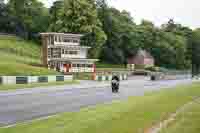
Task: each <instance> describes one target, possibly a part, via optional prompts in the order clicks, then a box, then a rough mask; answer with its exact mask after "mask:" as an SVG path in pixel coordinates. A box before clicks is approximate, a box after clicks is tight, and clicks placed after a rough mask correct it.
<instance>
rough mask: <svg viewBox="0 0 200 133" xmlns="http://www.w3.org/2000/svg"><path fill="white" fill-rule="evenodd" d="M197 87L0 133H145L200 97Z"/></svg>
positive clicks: (84, 111) (35, 122) (172, 90)
mask: <svg viewBox="0 0 200 133" xmlns="http://www.w3.org/2000/svg"><path fill="white" fill-rule="evenodd" d="M199 88H200V84H199V83H195V84H193V85H188V86H179V87H176V88H173V89H168V90H162V91H159V92H151V93H148V94H145V95H144V96H141V97H130V98H129V99H128V100H126V101H121V102H120V101H115V102H113V103H112V104H106V105H98V106H96V107H90V108H85V109H81V110H80V112H71V113H63V114H60V115H57V116H56V117H53V118H49V119H46V120H38V121H37V120H36V121H33V122H31V123H27V124H19V125H17V126H15V127H10V128H1V129H0V133H21V132H24V133H144V132H145V130H147V129H148V128H150V127H151V126H152V125H154V124H156V123H158V122H159V121H161V120H164V119H166V118H168V117H169V115H170V114H171V113H172V112H175V111H176V110H177V109H178V108H179V107H181V106H183V105H184V104H185V103H188V102H189V101H191V100H193V98H194V97H197V96H200V89H199ZM191 131H192V129H191ZM199 132H200V129H199V128H198V129H197V130H195V132H187V133H199ZM170 133H171V132H170ZM176 133H179V132H176ZM180 133H182V132H180Z"/></svg>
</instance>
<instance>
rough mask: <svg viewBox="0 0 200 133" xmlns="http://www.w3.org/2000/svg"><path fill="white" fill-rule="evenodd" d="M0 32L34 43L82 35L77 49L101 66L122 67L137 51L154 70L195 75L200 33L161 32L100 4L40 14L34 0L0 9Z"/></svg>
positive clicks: (169, 26)
mask: <svg viewBox="0 0 200 133" xmlns="http://www.w3.org/2000/svg"><path fill="white" fill-rule="evenodd" d="M0 32H6V33H15V34H17V35H19V36H22V37H24V38H25V39H35V40H39V38H38V37H39V34H38V33H40V32H69V33H81V34H85V37H83V38H82V40H83V41H82V44H83V45H88V46H91V47H92V49H91V50H90V56H91V57H92V58H100V59H101V61H102V62H107V63H115V64H122V63H123V64H126V60H127V58H128V57H130V56H133V55H134V54H135V53H136V51H137V50H138V49H141V48H142V49H145V50H147V51H148V52H150V53H151V54H152V55H153V56H154V58H155V60H156V65H158V66H163V67H167V68H176V69H188V68H194V69H193V70H194V71H195V72H197V71H200V69H199V68H200V63H199V58H200V52H199V51H200V30H199V29H196V30H192V29H190V28H189V27H185V26H183V25H181V24H177V23H175V22H174V21H173V20H169V21H168V22H167V23H166V24H163V25H162V26H161V27H156V26H155V25H154V24H153V23H152V22H150V21H147V20H142V22H141V23H140V24H136V23H135V22H134V18H133V17H132V16H131V15H130V13H129V12H127V11H119V10H117V9H115V8H112V7H109V6H108V4H107V3H106V1H105V0H57V1H55V2H54V3H53V5H52V6H51V7H50V8H46V7H45V6H44V5H43V4H42V3H41V2H39V1H38V0H9V1H8V3H6V4H5V3H0Z"/></svg>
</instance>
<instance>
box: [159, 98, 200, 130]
mask: <svg viewBox="0 0 200 133" xmlns="http://www.w3.org/2000/svg"><path fill="white" fill-rule="evenodd" d="M199 123H200V101H196V102H194V103H192V104H191V105H189V106H188V107H187V108H186V109H185V110H184V111H183V112H181V113H180V114H178V116H177V117H176V118H175V121H174V122H173V123H171V124H170V125H169V126H168V127H166V128H163V129H162V130H161V133H199V132H200V127H199Z"/></svg>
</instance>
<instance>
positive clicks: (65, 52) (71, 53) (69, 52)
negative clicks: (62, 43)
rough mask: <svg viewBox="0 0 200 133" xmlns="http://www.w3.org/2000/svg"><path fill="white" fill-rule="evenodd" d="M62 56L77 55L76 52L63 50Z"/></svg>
mask: <svg viewBox="0 0 200 133" xmlns="http://www.w3.org/2000/svg"><path fill="white" fill-rule="evenodd" d="M64 54H68V55H77V54H78V51H68V50H65V51H64Z"/></svg>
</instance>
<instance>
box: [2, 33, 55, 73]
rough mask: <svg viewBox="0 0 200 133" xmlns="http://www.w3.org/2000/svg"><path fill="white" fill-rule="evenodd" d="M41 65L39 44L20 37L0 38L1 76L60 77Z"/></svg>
mask: <svg viewBox="0 0 200 133" xmlns="http://www.w3.org/2000/svg"><path fill="white" fill-rule="evenodd" d="M41 64H42V63H41V46H40V45H39V44H37V43H35V42H32V41H26V40H23V39H21V38H19V37H6V36H4V37H2V36H0V75H4V76H13V75H18V76H19V75H21V76H26V75H27V76H28V75H32V76H33V75H59V73H58V72H56V71H53V70H48V69H47V68H44V67H42V65H41Z"/></svg>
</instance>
